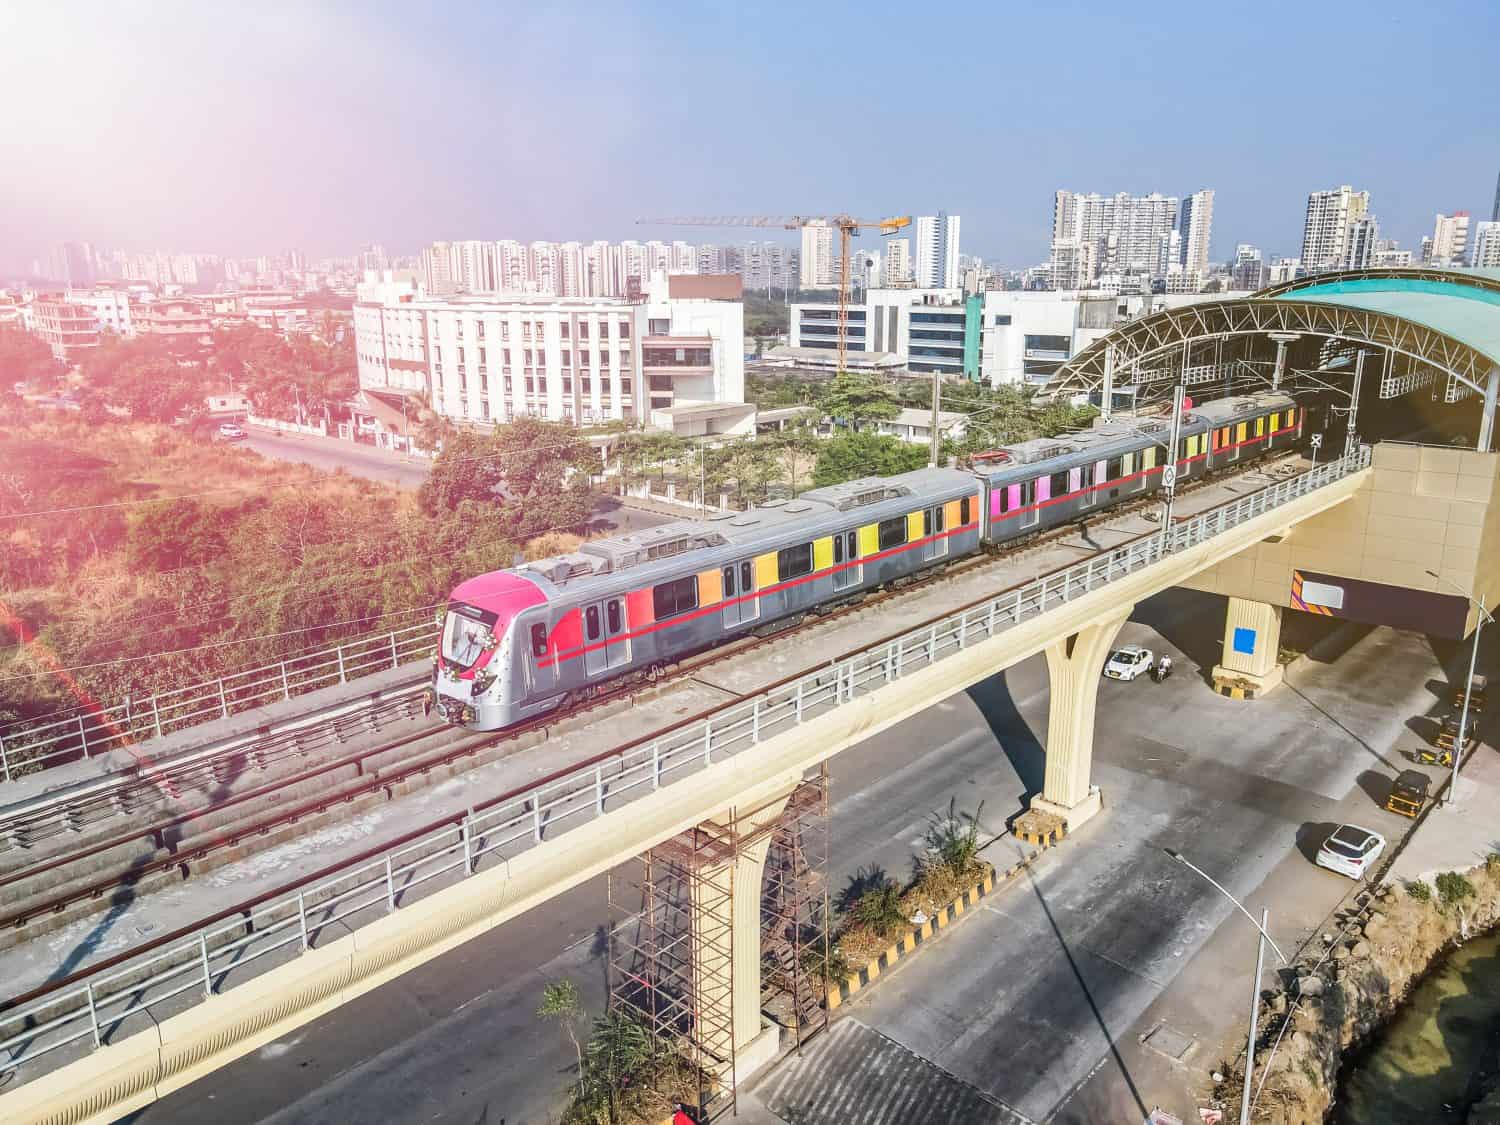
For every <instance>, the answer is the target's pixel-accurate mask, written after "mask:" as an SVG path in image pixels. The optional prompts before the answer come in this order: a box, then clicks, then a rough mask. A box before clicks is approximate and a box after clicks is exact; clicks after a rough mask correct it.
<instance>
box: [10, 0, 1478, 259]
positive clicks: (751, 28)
mask: <svg viewBox="0 0 1500 1125" xmlns="http://www.w3.org/2000/svg"><path fill="white" fill-rule="evenodd" d="M1497 49H1500V3H1496V2H1495V0H1430V2H1427V3H1423V4H1413V3H1411V2H1410V0H1403V2H1401V3H1392V2H1386V0H1371V2H1366V3H1347V2H1345V3H1330V2H1320V0H1300V2H1295V3H1286V2H1282V0H1260V2H1255V3H1247V2H1241V0H1217V2H1204V0H1198V2H1196V3H1181V2H1178V0H1157V2H1154V3H1151V4H1142V3H1138V2H1125V0H1121V2H1117V3H1109V4H1106V3H1096V2H1092V0H1089V2H1084V0H1048V2H1046V3H1032V2H1030V0H988V2H985V3H975V4H970V3H960V2H956V0H954V2H949V3H945V4H942V5H938V6H936V7H931V8H929V7H926V6H917V5H912V4H910V3H904V4H883V3H880V2H877V0H871V2H864V3H859V4H837V3H831V2H830V3H807V2H806V0H802V2H799V3H780V2H778V0H760V2H758V3H755V4H746V3H743V2H736V3H722V4H721V3H714V2H712V0H698V2H693V3H654V2H651V0H647V2H645V3H636V4H622V3H619V2H618V0H616V2H614V3H607V4H605V3H600V4H593V3H584V2H581V0H575V2H567V3H562V4H551V5H548V4H536V3H531V2H528V3H507V2H501V3H489V4H461V3H456V2H454V3H444V4H434V5H431V6H429V5H426V4H412V3H382V2H377V0H370V2H366V3H358V4H320V3H317V2H315V0H307V2H298V3H293V2H278V0H271V2H268V3H261V4H241V5H228V4H220V3H216V2H207V3H205V2H194V3H181V4H179V3H173V2H171V0H152V2H149V3H142V2H130V0H123V2H115V3H93V2H91V0H69V2H68V3H66V4H50V5H43V4H36V3H33V2H29V0H0V83H3V88H4V90H5V93H6V97H5V99H4V101H3V103H0V105H3V106H4V108H3V110H0V270H5V269H10V270H17V271H19V270H25V269H28V268H29V266H30V263H31V261H32V259H33V258H38V257H41V256H43V255H44V253H45V251H46V248H47V246H49V245H51V244H54V243H57V242H60V241H64V240H77V241H85V240H86V241H91V242H94V243H95V244H98V245H103V246H107V247H120V248H123V249H127V250H132V251H134V250H150V249H158V248H159V249H164V250H173V251H185V252H200V253H218V254H225V255H229V256H249V255H254V254H261V253H276V252H282V251H285V250H288V249H293V248H296V249H299V250H302V251H304V252H305V253H307V254H309V255H310V256H311V257H313V258H318V257H323V256H329V255H338V256H343V255H348V254H352V253H353V252H354V251H355V250H356V249H357V248H358V247H360V246H362V245H364V244H367V243H370V242H380V243H382V244H384V245H385V246H386V247H387V248H388V249H390V250H391V251H393V252H400V253H412V252H415V251H416V250H417V249H418V248H419V247H420V246H421V245H423V244H425V243H426V242H429V241H431V240H433V239H438V238H483V239H497V238H518V239H521V240H531V239H538V238H549V239H559V240H563V239H577V240H580V241H587V240H590V239H595V238H604V239H609V240H612V241H613V240H618V239H624V238H652V237H663V238H682V239H685V240H687V241H691V242H708V241H716V242H731V241H742V240H745V239H748V238H753V237H760V235H758V234H757V232H755V231H751V230H737V229H733V228H730V229H726V230H722V231H718V230H712V229H703V228H690V227H684V228H677V227H648V226H638V225H636V220H637V219H638V218H641V217H650V216H669V215H720V214H723V215H748V214H761V215H784V214H820V213H834V214H836V213H840V212H844V213H852V214H857V215H860V216H863V217H872V218H873V217H880V216H884V215H890V214H912V215H917V214H930V213H933V212H936V211H938V210H947V211H948V212H950V213H956V214H960V215H962V216H963V230H962V247H963V250H964V252H965V253H970V254H977V255H980V256H982V257H984V258H985V259H986V260H991V261H996V262H998V263H1001V264H1005V265H1009V266H1015V267H1020V266H1025V265H1028V264H1031V263H1034V262H1036V261H1039V260H1041V259H1042V258H1044V257H1045V255H1046V250H1047V242H1048V238H1049V236H1050V229H1051V216H1052V198H1053V192H1054V191H1055V190H1057V189H1058V188H1064V187H1066V188H1070V189H1072V190H1077V191H1084V192H1089V191H1097V192H1101V193H1113V192H1117V191H1127V192H1131V193H1141V194H1143V193H1146V192H1149V191H1153V190H1155V191H1160V192H1162V193H1164V194H1168V195H1178V196H1180V195H1183V194H1186V193H1188V192H1190V191H1193V190H1196V189H1198V188H1200V187H1212V188H1214V189H1215V191H1216V193H1217V198H1216V208H1215V214H1214V226H1213V243H1212V256H1213V257H1214V258H1215V259H1219V260H1222V259H1226V258H1228V257H1230V256H1231V255H1232V253H1233V250H1234V245H1235V244H1236V243H1237V242H1251V243H1255V244H1256V245H1259V246H1261V247H1262V248H1263V249H1264V250H1265V251H1266V252H1267V253H1268V254H1271V253H1285V254H1292V255H1295V254H1296V253H1297V252H1298V251H1299V248H1300V238H1301V225H1302V216H1303V211H1304V208H1305V205H1306V197H1307V193H1308V192H1309V191H1310V190H1314V189H1322V188H1332V187H1337V186H1338V185H1339V184H1344V183H1348V184H1352V185H1354V186H1355V187H1356V188H1362V189H1365V190H1368V191H1369V192H1370V193H1371V195H1372V210H1373V211H1374V213H1375V214H1376V215H1377V217H1378V218H1379V219H1380V222H1381V228H1382V235H1383V236H1384V237H1395V238H1398V239H1400V240H1401V243H1402V245H1404V246H1409V247H1412V248H1415V247H1416V245H1417V242H1418V239H1419V238H1420V237H1421V235H1422V234H1424V233H1430V232H1431V228H1432V223H1433V215H1434V214H1435V213H1436V212H1437V211H1444V212H1450V211H1453V210H1458V209H1467V210H1468V211H1470V212H1471V213H1473V214H1474V215H1475V216H1476V219H1478V218H1488V217H1489V212H1490V206H1491V202H1492V200H1493V196H1494V190H1495V180H1496V174H1497V172H1500V112H1497V96H1496V93H1495V87H1494V78H1493V72H1494V66H1495V59H1496V56H1497ZM781 237H785V236H781Z"/></svg>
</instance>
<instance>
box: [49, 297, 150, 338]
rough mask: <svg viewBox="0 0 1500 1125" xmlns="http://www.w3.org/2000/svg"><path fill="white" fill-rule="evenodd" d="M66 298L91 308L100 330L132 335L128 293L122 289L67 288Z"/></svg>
mask: <svg viewBox="0 0 1500 1125" xmlns="http://www.w3.org/2000/svg"><path fill="white" fill-rule="evenodd" d="M66 300H67V302H68V303H69V304H71V305H81V306H83V307H84V308H87V309H90V310H92V312H93V314H94V319H95V320H97V321H98V322H99V329H100V331H102V332H112V333H114V334H115V335H116V336H134V335H135V326H134V324H133V323H132V322H131V319H130V294H129V293H128V292H126V291H125V290H123V289H69V290H68V291H67V294H66Z"/></svg>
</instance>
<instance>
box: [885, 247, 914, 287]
mask: <svg viewBox="0 0 1500 1125" xmlns="http://www.w3.org/2000/svg"><path fill="white" fill-rule="evenodd" d="M883 245H884V246H885V263H884V265H883V267H882V272H881V277H880V280H881V282H882V284H885V285H910V284H911V281H912V275H911V239H909V238H889V239H886V240H885V242H884V243H883Z"/></svg>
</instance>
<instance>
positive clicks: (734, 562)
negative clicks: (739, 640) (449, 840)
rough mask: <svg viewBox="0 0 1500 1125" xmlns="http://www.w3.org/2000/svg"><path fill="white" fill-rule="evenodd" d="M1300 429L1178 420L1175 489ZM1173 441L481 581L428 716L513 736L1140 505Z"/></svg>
mask: <svg viewBox="0 0 1500 1125" xmlns="http://www.w3.org/2000/svg"><path fill="white" fill-rule="evenodd" d="M1303 421H1304V419H1303V412H1302V408H1301V407H1300V406H1298V405H1297V404H1296V403H1295V402H1294V401H1293V400H1292V399H1291V398H1290V397H1289V396H1287V395H1284V394H1280V393H1262V394H1255V395H1248V396H1242V397H1236V398H1230V399H1222V400H1219V401H1217V402H1209V403H1205V404H1203V405H1200V406H1194V407H1193V408H1192V410H1191V411H1189V412H1188V413H1186V414H1185V415H1184V416H1183V420H1182V426H1181V441H1182V445H1181V448H1180V452H1179V456H1178V460H1177V467H1176V468H1177V479H1178V481H1182V480H1185V479H1198V478H1201V477H1202V476H1204V475H1205V474H1206V473H1208V472H1209V471H1211V470H1213V469H1217V468H1223V467H1228V466H1232V465H1234V464H1236V463H1239V462H1241V461H1245V460H1252V459H1254V458H1256V457H1259V456H1262V455H1263V454H1264V453H1265V452H1266V451H1267V450H1269V449H1272V448H1276V449H1279V448H1282V447H1290V446H1293V445H1295V444H1297V443H1298V441H1299V440H1300V439H1301V436H1302V427H1303ZM1170 429H1171V424H1170V422H1169V421H1164V420H1160V419H1145V420H1142V419H1134V420H1132V421H1130V422H1128V423H1127V422H1115V423H1111V424H1107V425H1102V426H1098V427H1096V428H1094V429H1092V430H1089V431H1087V432H1085V433H1080V434H1074V435H1068V436H1066V437H1057V438H1043V439H1036V440H1034V441H1026V442H1020V443H1018V444H1016V445H1014V446H1011V447H1009V448H1006V449H1000V450H994V451H992V452H990V453H987V454H983V455H981V456H978V457H976V458H975V459H974V464H973V467H972V468H971V469H968V470H962V469H948V468H933V469H919V470H917V471H915V472H911V473H903V474H900V475H897V476H892V477H867V478H865V479H863V480H857V481H850V482H848V483H845V484H839V485H833V486H830V487H827V488H816V489H812V490H811V491H808V492H805V493H803V494H802V495H800V496H798V497H796V498H795V499H792V500H778V501H772V502H771V503H768V504H762V505H760V506H758V507H756V508H752V509H750V510H749V511H746V512H723V513H720V514H718V515H715V516H712V517H710V518H708V519H704V520H680V521H677V522H674V523H670V524H666V525H663V526H661V527H655V528H651V529H649V530H647V531H639V532H632V533H630V534H628V535H620V536H616V537H614V538H612V539H600V540H593V541H590V542H586V543H584V544H582V545H581V546H580V547H579V548H578V549H577V550H576V551H574V552H572V553H571V554H566V555H559V556H555V557H553V558H547V559H541V560H538V561H536V562H530V563H527V564H526V565H524V566H520V567H516V568H513V569H510V570H497V571H494V572H492V573H489V574H484V575H480V576H478V577H476V578H472V579H470V580H469V581H467V582H464V583H463V584H461V585H460V586H458V587H457V588H456V589H455V590H454V591H453V592H452V593H451V594H450V595H449V599H448V605H447V608H446V611H445V612H443V613H442V614H440V615H439V619H438V627H439V629H440V631H441V635H440V637H439V639H438V645H437V661H436V663H437V667H436V668H435V669H434V671H433V683H432V687H431V692H432V696H433V701H434V704H435V706H436V709H437V710H439V712H440V713H441V714H442V716H443V717H444V718H445V719H447V720H448V721H450V722H454V723H461V724H463V725H464V726H469V727H474V728H476V729H480V730H496V729H499V728H501V727H507V726H510V725H512V724H514V723H518V722H521V721H523V720H525V719H529V718H532V717H534V716H536V715H541V714H545V713H546V712H549V711H552V710H554V709H556V708H558V707H560V706H562V705H563V704H564V703H565V702H566V701H568V700H570V699H579V698H582V697H585V696H587V695H589V694H592V693H593V692H595V691H597V690H598V689H599V687H600V685H602V684H604V683H606V682H608V681H611V680H615V679H619V678H622V677H633V678H646V677H648V676H650V675H652V674H653V673H654V672H656V671H658V670H659V669H660V668H662V667H663V666H665V665H668V664H671V663H674V662H675V661H677V660H680V659H681V658H682V657H683V656H685V655H687V654H689V653H692V652H696V651H700V650H703V649H706V648H711V647H713V646H714V645H717V644H722V643H724V642H725V641H728V640H731V639H733V638H735V637H739V636H743V635H744V634H746V633H749V632H752V631H754V630H757V629H764V628H766V627H768V626H770V625H772V624H774V623H777V622H783V623H784V622H785V621H787V620H789V619H796V618H798V617H801V616H803V615H804V614H806V613H809V612H811V611H814V610H820V609H823V608H826V607H828V606H830V605H837V604H839V603H841V602H847V601H851V600H853V599H855V598H858V597H859V596H861V595H862V594H863V593H865V592H867V591H870V590H873V589H876V588H878V587H881V586H887V585H890V584H891V583H893V582H897V581H905V580H907V579H909V578H910V577H911V576H913V575H916V574H919V573H922V572H925V571H930V570H932V569H934V568H936V567H940V566H942V565H944V564H945V563H947V562H949V561H950V560H952V559H957V558H965V557H967V556H970V555H974V554H977V553H978V552H980V551H981V550H983V549H984V547H985V544H995V545H1003V544H1007V543H1011V542H1014V541H1016V540H1020V539H1023V538H1025V537H1028V536H1031V535H1034V534H1036V533H1038V532H1041V531H1046V530H1049V529H1051V528H1053V527H1057V526H1060V525H1063V524H1067V523H1069V522H1071V521H1074V520H1076V519H1078V518H1079V517H1081V516H1084V515H1090V514H1092V513H1094V512H1097V511H1102V510H1107V509H1108V508H1109V507H1110V506H1112V505H1114V504H1123V503H1127V502H1133V501H1136V500H1139V499H1140V498H1141V497H1142V496H1145V495H1149V494H1151V493H1152V492H1154V491H1156V490H1157V489H1159V488H1160V487H1161V478H1162V473H1163V471H1164V469H1165V467H1166V466H1165V464H1163V463H1159V460H1158V458H1159V454H1160V451H1161V447H1162V444H1163V442H1164V441H1165V439H1166V437H1167V434H1168V432H1169V431H1170ZM1130 647H1131V646H1126V649H1128V648H1130ZM1124 651H1125V649H1122V650H1121V652H1124ZM1142 651H1143V652H1144V655H1143V656H1138V657H1135V658H1133V659H1132V660H1131V662H1130V666H1129V668H1128V669H1125V668H1123V667H1122V668H1120V669H1119V671H1120V672H1121V673H1128V674H1120V675H1116V676H1114V677H1113V678H1116V679H1134V678H1135V676H1137V675H1139V674H1140V673H1141V672H1144V671H1146V670H1147V669H1148V668H1150V667H1151V664H1152V660H1153V654H1151V653H1150V652H1149V651H1144V650H1142ZM1116 655H1118V654H1116ZM1112 659H1113V658H1112ZM1105 675H1106V676H1108V675H1110V672H1109V670H1108V669H1107V668H1106V670H1105Z"/></svg>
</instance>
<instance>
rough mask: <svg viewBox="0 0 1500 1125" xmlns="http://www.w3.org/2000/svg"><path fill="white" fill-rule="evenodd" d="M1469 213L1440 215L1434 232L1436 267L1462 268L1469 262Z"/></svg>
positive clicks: (1433, 255) (1433, 250)
mask: <svg viewBox="0 0 1500 1125" xmlns="http://www.w3.org/2000/svg"><path fill="white" fill-rule="evenodd" d="M1468 253H1469V213H1468V212H1467V211H1458V212H1455V213H1454V214H1452V215H1438V216H1437V221H1436V222H1435V224H1434V225H1433V230H1432V252H1431V254H1432V256H1431V258H1430V262H1431V264H1432V265H1435V266H1461V265H1463V264H1464V263H1465V262H1467V261H1468Z"/></svg>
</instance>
